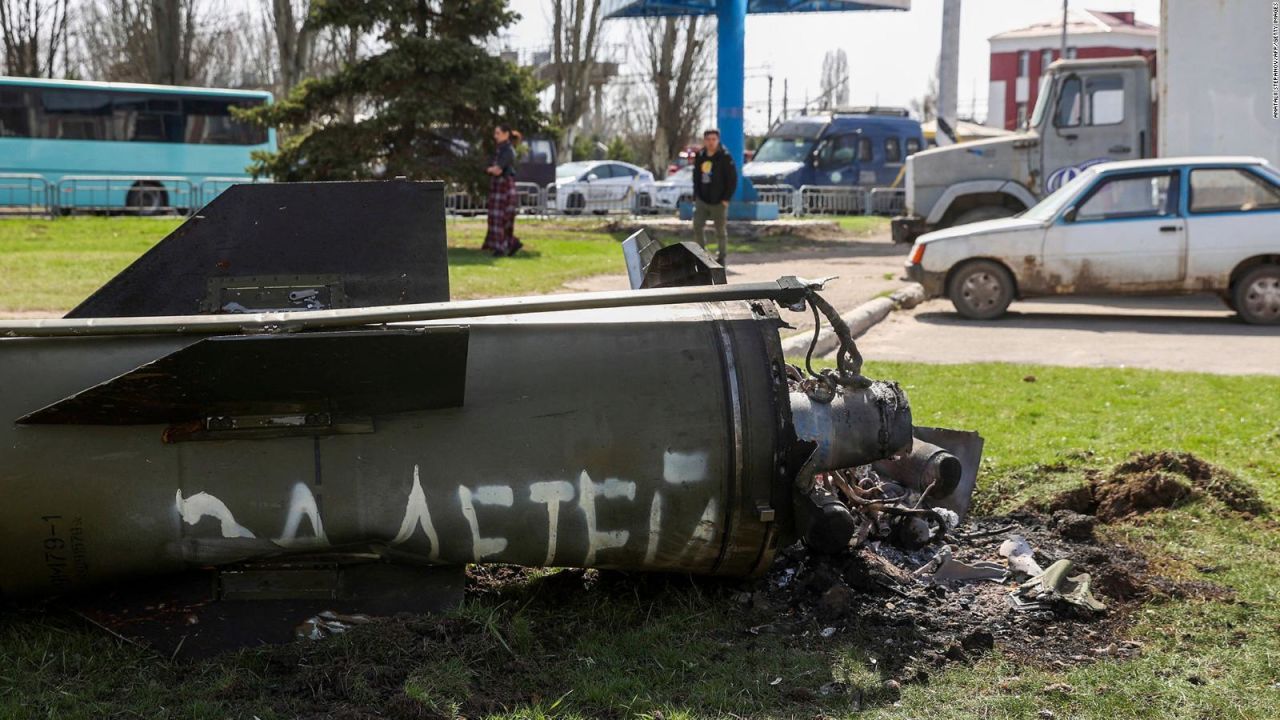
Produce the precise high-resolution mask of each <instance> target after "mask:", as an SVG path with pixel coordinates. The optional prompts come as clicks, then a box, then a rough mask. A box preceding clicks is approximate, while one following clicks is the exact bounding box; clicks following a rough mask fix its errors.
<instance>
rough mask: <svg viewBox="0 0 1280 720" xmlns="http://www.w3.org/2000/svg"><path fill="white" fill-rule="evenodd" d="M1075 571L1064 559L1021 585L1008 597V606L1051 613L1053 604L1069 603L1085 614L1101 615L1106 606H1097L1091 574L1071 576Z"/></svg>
mask: <svg viewBox="0 0 1280 720" xmlns="http://www.w3.org/2000/svg"><path fill="white" fill-rule="evenodd" d="M1074 567H1075V565H1074V564H1072V562H1071V561H1070V560H1067V559H1066V558H1063V559H1062V560H1059V561H1057V562H1055V563H1054V564H1052V565H1050V566H1049V567H1048V569H1046V570H1045V571H1044V572H1042V573H1040V574H1038V575H1036V576H1035V577H1033V578H1031V579H1030V580H1028V581H1026V582H1024V583H1022V584H1021V585H1019V586H1018V587H1017V588H1015V589H1014V591H1013V592H1011V593H1010V594H1009V602H1010V603H1012V605H1013V607H1015V608H1017V609H1018V610H1049V609H1051V608H1052V607H1053V605H1054V603H1059V602H1067V603H1071V604H1072V605H1076V606H1078V607H1082V608H1085V609H1086V610H1093V611H1095V612H1102V611H1104V610H1106V609H1107V606H1106V605H1103V604H1102V603H1100V602H1098V600H1097V599H1096V598H1094V597H1093V593H1092V591H1091V587H1090V586H1091V584H1092V580H1091V578H1090V577H1089V573H1080V574H1079V575H1071V570H1072V569H1073V568H1074Z"/></svg>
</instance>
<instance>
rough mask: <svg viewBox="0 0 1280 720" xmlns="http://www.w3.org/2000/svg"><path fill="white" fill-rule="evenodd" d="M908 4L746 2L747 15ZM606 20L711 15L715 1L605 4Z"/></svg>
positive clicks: (907, 4) (899, 0) (906, 3)
mask: <svg viewBox="0 0 1280 720" xmlns="http://www.w3.org/2000/svg"><path fill="white" fill-rule="evenodd" d="M910 9H911V0H747V12H748V13H800V12H845V11H849V10H910ZM604 11H605V17H609V18H620V17H663V16H667V15H714V14H715V12H716V0H605V2H604Z"/></svg>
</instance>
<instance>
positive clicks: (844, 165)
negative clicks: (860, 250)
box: [742, 107, 924, 188]
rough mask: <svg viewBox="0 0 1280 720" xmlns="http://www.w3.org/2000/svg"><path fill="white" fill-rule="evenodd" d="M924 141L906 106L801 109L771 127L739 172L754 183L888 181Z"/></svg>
mask: <svg viewBox="0 0 1280 720" xmlns="http://www.w3.org/2000/svg"><path fill="white" fill-rule="evenodd" d="M923 147H924V135H923V134H922V133H921V132H920V123H919V122H917V121H915V120H913V119H911V117H910V115H909V114H908V113H907V111H906V110H902V109H898V108H880V107H868V108H850V109H849V110H847V111H843V110H842V111H836V112H833V113H830V114H821V115H801V116H799V117H793V118H790V119H788V120H785V121H783V122H782V123H780V124H779V125H777V126H776V127H775V128H774V129H773V130H771V131H770V132H769V135H768V137H766V138H765V141H764V143H762V144H761V145H760V148H759V149H758V150H756V153H755V156H754V157H752V159H751V162H749V163H747V164H746V165H745V166H744V167H743V168H742V173H743V175H746V176H747V177H749V178H751V182H752V183H754V184H756V185H791V186H792V187H797V188H798V187H800V186H801V185H842V186H854V185H859V186H863V187H887V186H889V185H892V184H893V183H894V181H895V180H896V179H897V178H898V174H899V173H900V172H901V171H902V167H903V164H904V163H905V162H906V159H907V156H908V155H911V154H913V153H915V152H917V151H919V150H920V149H922V148H923Z"/></svg>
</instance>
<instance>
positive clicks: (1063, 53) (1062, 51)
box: [1058, 0, 1069, 60]
mask: <svg viewBox="0 0 1280 720" xmlns="http://www.w3.org/2000/svg"><path fill="white" fill-rule="evenodd" d="M1068 2H1069V0H1062V42H1061V43H1060V45H1061V47H1059V48H1058V59H1059V60H1066V59H1067V3H1068Z"/></svg>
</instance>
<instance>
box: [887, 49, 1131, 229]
mask: <svg viewBox="0 0 1280 720" xmlns="http://www.w3.org/2000/svg"><path fill="white" fill-rule="evenodd" d="M1151 114H1152V95H1151V71H1150V68H1149V66H1148V64H1147V61H1146V60H1145V59H1144V58H1141V57H1132V58H1110V59H1105V60H1059V61H1057V62H1055V63H1053V64H1052V65H1050V66H1049V69H1048V70H1047V71H1046V72H1045V74H1044V76H1043V78H1042V79H1041V84H1040V95H1039V98H1038V99H1037V101H1036V106H1035V109H1034V111H1033V112H1032V114H1031V118H1030V119H1029V120H1028V122H1027V127H1025V128H1023V129H1022V131H1020V132H1018V133H1015V134H1013V135H1009V136H1006V137H1000V138H994V139H991V140H983V141H978V142H970V143H961V144H957V145H948V146H946V147H939V148H934V149H931V150H926V151H924V152H921V153H917V154H915V155H913V156H912V157H910V158H909V159H908V160H907V169H906V212H905V213H904V215H902V216H901V217H897V218H894V219H893V225H892V228H893V239H894V240H895V241H896V242H913V241H914V240H915V238H916V237H918V236H919V235H921V234H923V233H926V232H930V231H933V230H938V229H942V228H946V227H952V226H955V225H964V224H967V223H971V222H977V221H980V220H991V219H995V218H1001V217H1009V216H1012V215H1016V214H1018V213H1020V212H1022V211H1023V210H1026V209H1027V208H1029V207H1031V206H1032V205H1034V204H1035V203H1036V202H1038V201H1039V200H1040V198H1042V197H1044V196H1045V195H1048V194H1049V193H1052V192H1053V191H1054V190H1057V189H1058V188H1059V187H1062V185H1063V184H1065V183H1066V182H1068V181H1070V180H1071V179H1072V178H1074V177H1075V176H1076V175H1078V174H1079V173H1080V172H1081V171H1082V170H1084V169H1085V168H1088V167H1091V166H1093V165H1097V164H1099V163H1104V162H1111V161H1116V160H1129V159H1137V158H1145V157H1151V156H1152V155H1153V154H1154V153H1153V147H1154V141H1153V138H1152V129H1151V116H1152V115H1151Z"/></svg>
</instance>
